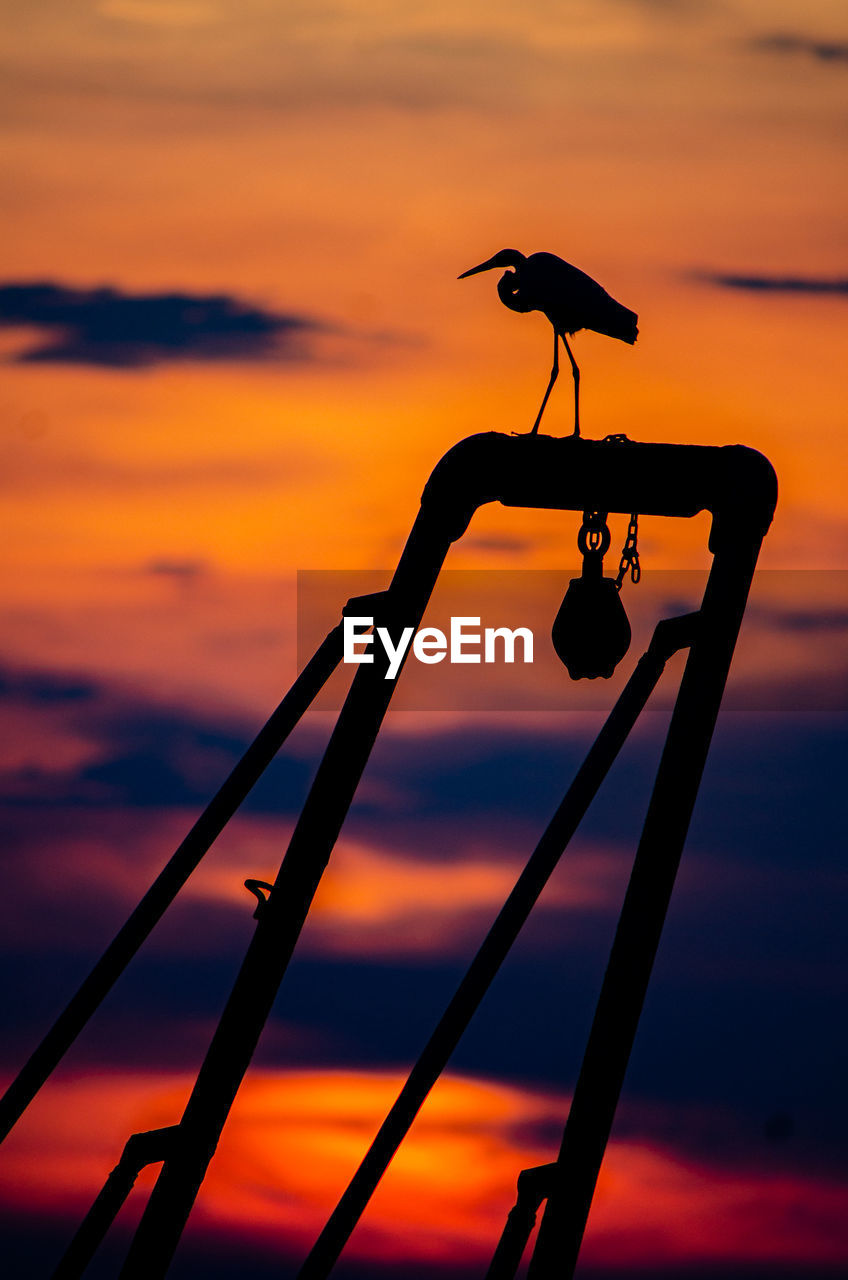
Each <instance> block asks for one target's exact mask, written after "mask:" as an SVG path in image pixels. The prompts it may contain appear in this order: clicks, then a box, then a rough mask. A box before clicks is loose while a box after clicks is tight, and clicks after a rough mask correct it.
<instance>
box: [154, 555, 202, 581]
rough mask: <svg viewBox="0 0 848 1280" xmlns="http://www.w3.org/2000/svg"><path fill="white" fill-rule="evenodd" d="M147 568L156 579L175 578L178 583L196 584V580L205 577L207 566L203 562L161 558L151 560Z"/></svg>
mask: <svg viewBox="0 0 848 1280" xmlns="http://www.w3.org/2000/svg"><path fill="white" fill-rule="evenodd" d="M145 568H146V570H147V572H148V573H151V574H153V575H154V577H162V578H173V579H174V580H175V581H178V582H194V581H195V579H197V578H200V577H202V576H203V574H204V573H205V572H206V570H207V565H206V563H205V562H204V561H203V560H172V559H170V558H168V557H160V558H159V559H157V560H150V561H149V562H148V564H147V565H146V566H145Z"/></svg>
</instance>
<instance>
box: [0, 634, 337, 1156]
mask: <svg viewBox="0 0 848 1280" xmlns="http://www.w3.org/2000/svg"><path fill="white" fill-rule="evenodd" d="M341 658H342V628H341V625H339V626H336V627H334V628H333V630H332V631H330V633H329V634H328V635H327V636H326V638H325V639H324V640H323V641H322V642H321V644H320V645H319V647H318V649H317V650H316V652H315V654H314V655H313V657H312V658H311V659H310V661H309V662H308V663H307V664H306V666H305V667H304V668H303V671H301V673H300V675H299V676H298V677H297V679H296V680H295V682H294V684H293V685H292V687H291V689H290V690H289V692H288V693H287V694H286V696H285V697H284V698H283V700H282V702H281V703H280V705H279V706H278V707H277V709H276V710H275V711H274V712H273V713H272V715H271V716H270V718H269V719H268V720H267V721H266V723H265V725H264V726H263V727H262V729H260V731H259V733H258V734H257V736H256V738H255V739H254V740H253V742H252V743H251V745H250V746H249V747H248V749H247V751H246V752H245V754H244V755H243V756H242V758H241V760H240V761H239V762H238V764H237V765H236V766H235V768H234V769H233V771H232V773H231V774H230V775H229V777H228V778H227V779H226V781H225V782H224V783H223V784H222V786H221V787H220V789H219V790H218V792H217V794H216V795H215V796H214V797H213V798H212V800H211V801H210V803H209V804H208V805H207V807H206V809H204V811H203V813H202V814H201V815H200V817H199V818H198V820H197V822H195V824H194V826H193V827H192V828H191V830H190V831H189V833H188V835H187V836H186V838H185V839H184V840H183V842H182V844H181V845H180V846H179V848H178V849H177V850H176V852H175V853H174V854H173V856H172V857H171V858H170V859H169V861H168V863H167V864H166V865H165V867H164V868H163V869H162V871H161V872H160V873H159V875H158V876H157V878H156V879H155V880H154V882H153V884H152V885H151V886H150V888H149V889H148V891H147V893H146V894H145V895H144V897H143V898H142V899H141V901H140V902H139V904H138V906H137V907H136V908H135V910H134V911H133V913H132V915H131V916H130V917H129V919H128V920H127V921H126V923H125V924H124V925H123V927H122V928H121V929H120V930H119V932H118V933H117V934H116V935H115V938H114V939H113V940H112V942H111V943H110V944H109V946H108V947H107V948H106V950H105V951H104V953H103V955H102V956H101V958H100V959H99V960H98V962H97V964H96V965H95V966H94V968H93V969H92V970H91V973H89V975H88V977H87V978H86V979H85V981H84V982H83V983H82V985H81V986H80V988H79V989H78V991H77V992H76V994H75V995H74V996H73V997H72V998H71V1000H70V1002H69V1004H68V1005H67V1006H66V1008H65V1009H64V1010H63V1012H62V1013H61V1014H60V1015H59V1017H58V1018H57V1019H56V1021H55V1022H54V1024H53V1026H52V1027H51V1028H50V1030H49V1031H48V1032H47V1035H46V1036H45V1037H44V1039H43V1040H42V1041H41V1044H40V1045H39V1046H38V1048H37V1049H36V1050H35V1051H34V1053H33V1054H32V1055H31V1057H30V1058H29V1060H28V1061H27V1062H26V1063H25V1065H24V1066H23V1067H22V1068H21V1070H20V1072H19V1073H18V1075H17V1077H16V1078H15V1079H14V1080H13V1081H12V1083H11V1084H10V1085H9V1087H8V1089H7V1090H6V1092H5V1094H4V1095H3V1097H2V1098H0V1142H2V1141H3V1139H4V1138H5V1137H7V1135H8V1134H9V1132H10V1130H11V1129H12V1128H13V1126H14V1125H15V1124H16V1123H17V1121H18V1120H19V1119H20V1117H21V1116H22V1115H23V1113H24V1111H25V1110H26V1108H27V1107H28V1106H29V1104H30V1102H32V1100H33V1098H34V1097H35V1095H36V1094H37V1093H38V1091H39V1089H40V1088H41V1086H42V1085H43V1084H44V1082H45V1081H46V1080H47V1079H48V1077H49V1076H50V1074H51V1072H53V1071H54V1069H55V1068H56V1067H57V1066H58V1064H59V1063H60V1062H61V1060H62V1058H63V1057H64V1055H65V1054H66V1053H67V1051H68V1049H70V1047H71V1045H72V1044H73V1042H74V1041H75V1040H76V1038H77V1036H78V1035H79V1034H80V1032H81V1031H82V1029H83V1027H84V1026H85V1025H86V1023H87V1022H88V1020H89V1018H91V1017H92V1015H93V1014H94V1013H95V1011H96V1010H97V1009H98V1007H99V1006H100V1004H101V1003H102V1002H103V1000H104V999H105V998H106V996H107V995H108V994H109V992H110V991H111V989H112V987H113V986H114V985H115V983H116V982H117V980H118V978H119V977H120V976H121V974H122V973H123V972H124V970H125V969H126V967H127V965H128V964H129V962H130V961H131V960H132V958H133V956H134V955H135V954H136V952H137V951H138V949H139V948H140V947H141V945H142V943H143V942H144V941H145V940H146V938H147V937H148V936H149V934H150V933H151V931H152V930H153V928H154V926H155V925H156V924H157V923H158V922H159V920H161V918H162V916H163V915H164V913H165V911H166V910H167V909H168V907H169V906H170V905H171V903H172V902H173V901H174V898H175V897H176V896H177V894H178V893H179V891H180V889H181V888H182V887H183V885H184V884H185V882H186V881H187V880H188V878H189V876H190V875H191V873H192V872H193V871H194V870H195V868H196V867H197V866H198V864H199V863H200V861H201V859H202V858H203V856H204V855H205V854H206V853H207V851H208V850H209V848H210V847H211V845H212V844H213V842H214V841H215V840H216V839H217V837H218V836H219V835H220V833H221V831H222V830H223V829H224V827H225V826H226V824H227V823H228V822H229V820H230V818H231V817H232V816H233V814H234V813H235V812H236V810H237V809H238V807H239V805H240V804H241V803H242V801H243V800H244V799H245V797H246V796H247V795H248V793H249V792H250V790H251V789H252V787H253V786H254V785H255V783H256V782H257V781H258V779H259V778H260V776H261V775H262V773H263V772H264V770H265V769H266V768H267V766H268V765H269V764H270V763H271V761H272V760H273V759H274V756H275V755H276V754H277V752H278V751H279V749H280V747H281V746H282V744H283V743H284V742H285V740H286V738H287V737H288V735H289V734H290V733H291V731H292V730H293V729H294V727H295V725H296V724H297V723H298V721H299V720H300V718H301V717H302V715H303V714H304V712H305V711H306V710H307V709H308V707H309V706H310V704H311V703H312V702H313V701H314V699H315V698H316V697H317V695H318V694H319V693H320V691H321V689H322V688H323V687H324V685H325V684H326V682H327V680H328V679H329V678H330V676H331V675H332V674H333V672H334V671H335V669H336V667H337V666H338V664H339V663H340V662H341Z"/></svg>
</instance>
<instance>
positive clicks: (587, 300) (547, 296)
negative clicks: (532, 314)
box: [457, 249, 639, 436]
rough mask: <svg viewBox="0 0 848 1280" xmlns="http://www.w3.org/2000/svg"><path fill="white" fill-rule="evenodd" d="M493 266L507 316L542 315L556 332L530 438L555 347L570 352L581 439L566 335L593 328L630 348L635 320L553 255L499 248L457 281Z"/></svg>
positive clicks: (577, 376)
mask: <svg viewBox="0 0 848 1280" xmlns="http://www.w3.org/2000/svg"><path fill="white" fill-rule="evenodd" d="M493 267H507V268H512V270H507V271H505V272H504V274H503V275H502V276H501V278H500V280H499V281H498V297H499V298H500V300H501V302H502V303H503V304H504V306H505V307H509V309H510V311H541V312H543V313H544V315H546V316H547V317H548V319H549V320H550V322H551V324H552V325H553V327H554V363H553V368H552V369H551V380H550V382H549V383H548V389H547V391H546V392H545V395H544V399H543V400H542V406H541V408H540V409H539V412H538V414H537V415H536V421H535V422H534V423H533V426H532V428H531V430H530V432H529V434H530V435H531V436H532V435H535V434H536V432H537V431H538V430H539V423H540V422H541V421H542V414H543V413H544V412H545V405H546V404H547V403H548V397H549V396H550V394H551V391H552V389H553V385H554V383H555V382H556V380H557V375H558V374H559V342H560V339H562V343H563V346H564V347H565V349H566V351H567V352H568V358H569V360H570V361H571V371H572V374H573V376H574V435H575V436H579V435H580V370H579V369H578V367H577V361H576V360H575V359H574V356H573V355H572V352H571V347H570V346H569V345H568V338H567V337H566V334H569V335H570V336H571V337H573V336H574V334H575V333H576V332H577V331H578V329H594V331H595V333H603V334H606V336H607V337H608V338H619V339H620V341H621V342H628V343H630V344H631V345H632V344H633V343H634V342H635V341H636V334H637V332H638V330H637V328H636V322H637V320H638V318H639V317H638V316H637V315H636V313H635V312H633V311H628V309H627V307H623V306H622V305H621V303H620V302H616V300H615V298H612V297H610V295H609V294H608V293H607V291H606V289H602V288H601V286H600V285H599V284H598V282H597V281H596V280H593V279H592V277H591V276H587V275H586V274H585V272H583V271H579V270H578V269H577V267H572V266H571V264H570V263H569V262H563V260H562V258H558V257H557V256H556V255H555V254H553V253H531V255H530V257H529V258H527V257H525V256H524V254H523V253H519V252H518V250H517V249H501V251H500V253H496V254H495V256H494V257H493V258H489V259H488V260H487V261H486V262H481V263H480V265H479V267H472V268H471V270H470V271H463V273H462V275H461V276H458V277H457V279H459V280H464V279H465V278H466V276H473V275H476V274H477V272H478V271H491V270H492V268H493Z"/></svg>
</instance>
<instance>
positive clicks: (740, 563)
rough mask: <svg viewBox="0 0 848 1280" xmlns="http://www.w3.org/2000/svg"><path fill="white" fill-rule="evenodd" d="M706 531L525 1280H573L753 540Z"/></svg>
mask: <svg viewBox="0 0 848 1280" xmlns="http://www.w3.org/2000/svg"><path fill="white" fill-rule="evenodd" d="M730 524H731V522H730V521H728V522H727V525H723V526H722V528H720V529H719V530H717V529H716V526H715V525H714V529H713V538H712V539H711V546H712V549H713V551H714V560H713V567H712V570H711V572H710V577H709V580H708V582H707V587H706V591H705V593H704V600H703V603H702V606H701V623H700V626H699V628H698V631H697V634H696V637H695V640H694V642H693V644H692V648H691V651H690V654H689V658H688V661H687V663H686V668H685V671H684V673H683V678H682V680H681V684H680V692H679V694H678V698H677V702H676V704H675V708H674V712H673V714H672V718H671V723H670V725H669V731H668V736H667V738H666V743H665V747H664V749H663V754H662V758H661V760H660V765H659V769H658V771H657V777H656V781H655V784H654V790H653V793H652V796H651V801H650V804H649V807H648V812H647V816H646V818H645V825H644V828H643V831H642V837H641V840H640V842H639V847H638V849H637V852H636V858H635V860H634V864H633V872H632V875H631V878H630V883H629V886H628V889H627V893H626V895H625V900H624V905H623V907H622V911H621V916H620V919H619V923H618V928H617V930H616V935H615V939H614V941H613V946H612V950H611V952H610V959H609V964H608V966H607V971H606V974H605V977H604V982H603V986H602V988H601V994H600V996H599V998H598V1005H597V1009H596V1012H595V1018H594V1021H593V1024H592V1029H591V1031H590V1033H589V1040H588V1043H587V1046H586V1052H585V1055H584V1058H583V1064H582V1066H581V1069H580V1075H579V1077H578V1081H577V1085H576V1087H575V1091H574V1097H573V1099H572V1104H571V1109H570V1112H569V1115H568V1121H567V1123H566V1126H565V1133H564V1135H563V1140H562V1146H561V1149H560V1153H559V1157H558V1160H557V1168H556V1172H555V1175H554V1177H553V1178H552V1179H551V1185H550V1191H549V1197H548V1204H547V1208H546V1210H545V1213H544V1216H543V1218H542V1223H541V1226H540V1228H539V1236H538V1240H537V1242H536V1248H535V1250H534V1253H533V1257H532V1260H531V1263H530V1270H529V1272H528V1280H570V1278H571V1277H572V1276H573V1274H574V1269H575V1267H576V1265H577V1257H578V1254H579V1251H580V1246H581V1243H582V1239H583V1233H584V1230H585V1226H586V1220H587V1218H588V1215H589V1209H590V1207H591V1203H592V1197H593V1195H594V1191H595V1184H596V1182H597V1178H598V1173H599V1171H600V1167H601V1162H602V1160H603V1157H604V1151H605V1149H606V1144H607V1140H608V1138H609V1134H610V1130H611V1128H612V1123H613V1119H614V1116H615V1110H616V1106H617V1103H618V1098H619V1094H620V1092H621V1088H622V1084H623V1082H624V1076H625V1072H626V1070H627V1063H628V1060H629V1057H630V1051H631V1049H632V1046H633V1041H634V1038H635V1035H636V1029H637V1026H638V1022H639V1016H640V1014H641V1011H642V1006H643V1004H644V1000H645V995H646V992H647V988H648V983H649V981H650V976H651V970H652V968H653V963H654V959H655V956H656V953H657V948H658V946H659V941H660V935H661V933H662V928H663V923H664V921H665V916H666V912H667V910H668V904H669V900H670V898H671V893H672V889H673V887H674V880H675V876H676V873H677V868H678V865H679V862H680V856H681V852H682V850H683V844H684V841H685V839H686V834H687V831H688V828H689V821H690V818H691V816H692V810H693V808H694V804H695V799H696V797H697V794H698V787H699V785H700V781H701V775H702V773H703V769H704V764H705V762H706V758H707V752H708V750H709V746H710V741H711V738H712V734H713V730H714V728H715V723H716V718H717V715H718V710H719V706H720V704H721V699H722V695H723V692H724V686H725V683H726V680H727V675H728V671H729V668H730V662H731V659H732V657H733V650H734V646H735V644H736V639H737V636H738V633H739V627H740V625H741V622H742V616H743V613H744V611H745V604H746V601H747V597H748V591H749V588H750V585H751V579H752V578H753V574H754V568H755V565H756V562H757V555H758V553H759V548H760V543H761V541H762V531H759V532H757V533H752V532H751V531H750V530H747V529H741V530H740V529H738V528H737V529H736V530H735V533H734V531H733V529H732V527H731V528H728V525H730Z"/></svg>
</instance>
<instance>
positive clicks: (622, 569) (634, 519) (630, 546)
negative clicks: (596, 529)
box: [615, 511, 642, 591]
mask: <svg viewBox="0 0 848 1280" xmlns="http://www.w3.org/2000/svg"><path fill="white" fill-rule="evenodd" d="M638 542H639V516H638V513H637V512H635V511H634V512H633V514H632V515H631V517H630V523H629V524H628V526H627V537H626V538H625V540H624V546H623V547H622V549H621V563H620V564H619V566H618V574H617V576H616V579H615V585H616V590H618V591H620V590H621V588H622V586H623V584H624V579H625V578H626V577H627V574H628V572H629V573H630V581H631V582H632V583H633V585H634V586H635V585H636V583H637V582H638V581H639V579H640V578H641V576H642V570H641V568H640V566H639V551H638Z"/></svg>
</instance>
